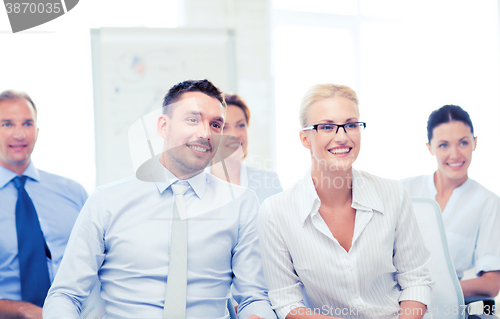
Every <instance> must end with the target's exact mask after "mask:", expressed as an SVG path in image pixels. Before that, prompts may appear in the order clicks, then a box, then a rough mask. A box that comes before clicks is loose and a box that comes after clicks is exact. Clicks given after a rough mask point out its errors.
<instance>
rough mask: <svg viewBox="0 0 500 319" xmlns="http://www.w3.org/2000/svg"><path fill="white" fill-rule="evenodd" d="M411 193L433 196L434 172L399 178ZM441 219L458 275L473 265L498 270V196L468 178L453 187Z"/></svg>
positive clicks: (499, 200)
mask: <svg viewBox="0 0 500 319" xmlns="http://www.w3.org/2000/svg"><path fill="white" fill-rule="evenodd" d="M401 182H402V183H403V185H404V186H405V187H406V189H407V190H408V193H409V194H410V196H418V197H428V198H432V199H436V195H437V190H436V186H435V185H434V173H433V174H430V175H422V176H416V177H410V178H406V179H404V180H402V181H401ZM443 221H444V227H445V230H446V237H447V238H448V246H449V247H450V252H451V256H452V259H453V263H454V264H455V269H456V271H457V275H458V277H459V278H460V279H461V278H462V277H463V274H464V271H465V270H468V269H471V268H472V267H474V268H475V271H476V274H479V273H480V272H481V271H485V272H486V271H494V270H500V198H499V197H498V196H497V195H495V194H494V193H492V192H491V191H489V190H488V189H486V188H485V187H483V186H481V184H479V183H478V182H476V181H475V180H473V179H471V178H468V179H467V180H466V181H465V183H463V184H462V185H460V186H459V187H457V188H455V189H454V190H453V193H452V194H451V197H450V199H449V200H448V203H447V204H446V207H445V209H444V211H443Z"/></svg>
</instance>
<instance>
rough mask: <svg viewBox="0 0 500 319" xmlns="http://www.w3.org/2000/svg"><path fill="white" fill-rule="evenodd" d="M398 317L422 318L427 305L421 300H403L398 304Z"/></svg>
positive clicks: (405, 318) (408, 318)
mask: <svg viewBox="0 0 500 319" xmlns="http://www.w3.org/2000/svg"><path fill="white" fill-rule="evenodd" d="M399 308H400V309H399V319H422V318H423V317H424V314H425V311H426V310H427V306H426V305H424V304H423V303H421V302H418V301H413V300H404V301H401V303H400V304H399Z"/></svg>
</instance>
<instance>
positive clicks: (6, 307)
mask: <svg viewBox="0 0 500 319" xmlns="http://www.w3.org/2000/svg"><path fill="white" fill-rule="evenodd" d="M0 318H1V319H4V318H5V319H9V318H20V319H42V308H40V307H38V306H36V305H34V304H32V303H29V302H25V301H14V300H7V299H2V300H0Z"/></svg>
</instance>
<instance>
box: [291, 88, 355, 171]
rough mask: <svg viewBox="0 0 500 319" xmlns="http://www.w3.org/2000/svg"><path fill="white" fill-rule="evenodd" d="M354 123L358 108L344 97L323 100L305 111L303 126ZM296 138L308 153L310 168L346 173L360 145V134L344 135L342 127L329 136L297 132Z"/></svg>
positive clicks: (311, 132)
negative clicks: (304, 124) (304, 123)
mask: <svg viewBox="0 0 500 319" xmlns="http://www.w3.org/2000/svg"><path fill="white" fill-rule="evenodd" d="M358 120H359V110H358V106H357V105H356V103H354V102H353V101H351V100H349V99H347V98H344V97H334V98H327V99H323V100H320V101H318V102H316V103H313V104H311V106H309V108H308V109H307V121H308V123H307V125H313V124H321V123H329V124H345V123H351V122H358ZM300 139H301V142H302V145H304V147H306V148H308V149H309V150H310V151H311V156H312V160H313V168H316V167H318V168H319V169H321V170H330V171H335V170H350V169H351V167H352V164H353V163H354V161H355V160H356V158H357V157H358V154H359V151H360V146H361V134H360V132H349V133H348V134H346V133H345V131H344V129H342V128H339V129H338V132H337V133H335V130H334V131H332V132H330V133H322V132H319V133H318V132H316V131H315V130H310V131H300Z"/></svg>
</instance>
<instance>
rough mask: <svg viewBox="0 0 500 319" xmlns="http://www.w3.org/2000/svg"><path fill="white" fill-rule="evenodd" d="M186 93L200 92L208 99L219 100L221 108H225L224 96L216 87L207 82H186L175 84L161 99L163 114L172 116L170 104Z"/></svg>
mask: <svg viewBox="0 0 500 319" xmlns="http://www.w3.org/2000/svg"><path fill="white" fill-rule="evenodd" d="M186 92H201V93H203V94H206V95H208V96H210V97H213V98H216V99H217V100H219V102H220V104H222V107H223V108H224V109H225V108H226V101H225V100H224V94H223V93H222V91H221V90H219V88H218V87H216V86H215V85H214V84H213V83H212V82H210V81H209V80H207V79H205V80H187V81H184V82H180V83H177V84H176V85H174V86H173V87H172V88H170V90H168V93H167V95H165V98H164V99H163V109H162V112H163V114H167V115H168V116H169V117H171V116H172V109H171V108H170V107H169V105H170V104H172V103H175V102H177V101H178V100H179V98H180V96H181V95H182V94H184V93H186Z"/></svg>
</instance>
